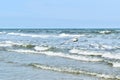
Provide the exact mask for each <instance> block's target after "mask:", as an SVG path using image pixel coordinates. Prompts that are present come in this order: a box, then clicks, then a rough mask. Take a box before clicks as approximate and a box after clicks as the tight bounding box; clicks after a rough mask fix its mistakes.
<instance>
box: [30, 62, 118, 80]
mask: <svg viewBox="0 0 120 80" xmlns="http://www.w3.org/2000/svg"><path fill="white" fill-rule="evenodd" d="M29 66H33V67H35V68H40V69H43V70H51V71H57V72H64V73H71V74H85V75H90V76H96V77H99V78H105V79H114V80H116V79H120V76H114V75H109V74H102V73H95V72H89V71H84V70H76V69H72V68H67V67H64V68H59V67H54V66H48V65H43V64H37V63H32V64H29Z"/></svg>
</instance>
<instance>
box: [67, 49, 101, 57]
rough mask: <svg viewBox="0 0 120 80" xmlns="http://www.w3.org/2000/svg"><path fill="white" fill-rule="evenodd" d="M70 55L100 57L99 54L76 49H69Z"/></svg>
mask: <svg viewBox="0 0 120 80" xmlns="http://www.w3.org/2000/svg"><path fill="white" fill-rule="evenodd" d="M69 52H70V53H76V54H81V55H88V56H89V55H91V56H101V55H102V53H99V52H90V51H83V50H78V49H71V50H70V51H69Z"/></svg>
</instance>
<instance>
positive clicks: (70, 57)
mask: <svg viewBox="0 0 120 80" xmlns="http://www.w3.org/2000/svg"><path fill="white" fill-rule="evenodd" d="M8 51H13V52H19V53H33V54H43V55H48V56H56V57H63V58H69V59H74V60H80V61H88V62H98V61H103V59H101V58H95V57H86V56H78V55H70V54H65V53H62V52H52V51H40V52H39V51H35V50H25V49H17V50H8Z"/></svg>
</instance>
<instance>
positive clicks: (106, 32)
mask: <svg viewBox="0 0 120 80" xmlns="http://www.w3.org/2000/svg"><path fill="white" fill-rule="evenodd" d="M99 33H101V34H110V33H112V31H108V30H106V31H100V32H99Z"/></svg>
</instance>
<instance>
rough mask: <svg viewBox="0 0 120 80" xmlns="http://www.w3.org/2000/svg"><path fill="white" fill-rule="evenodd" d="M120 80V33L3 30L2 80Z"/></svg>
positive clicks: (0, 46)
mask: <svg viewBox="0 0 120 80" xmlns="http://www.w3.org/2000/svg"><path fill="white" fill-rule="evenodd" d="M119 79H120V30H119V29H1V30H0V80H119Z"/></svg>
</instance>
